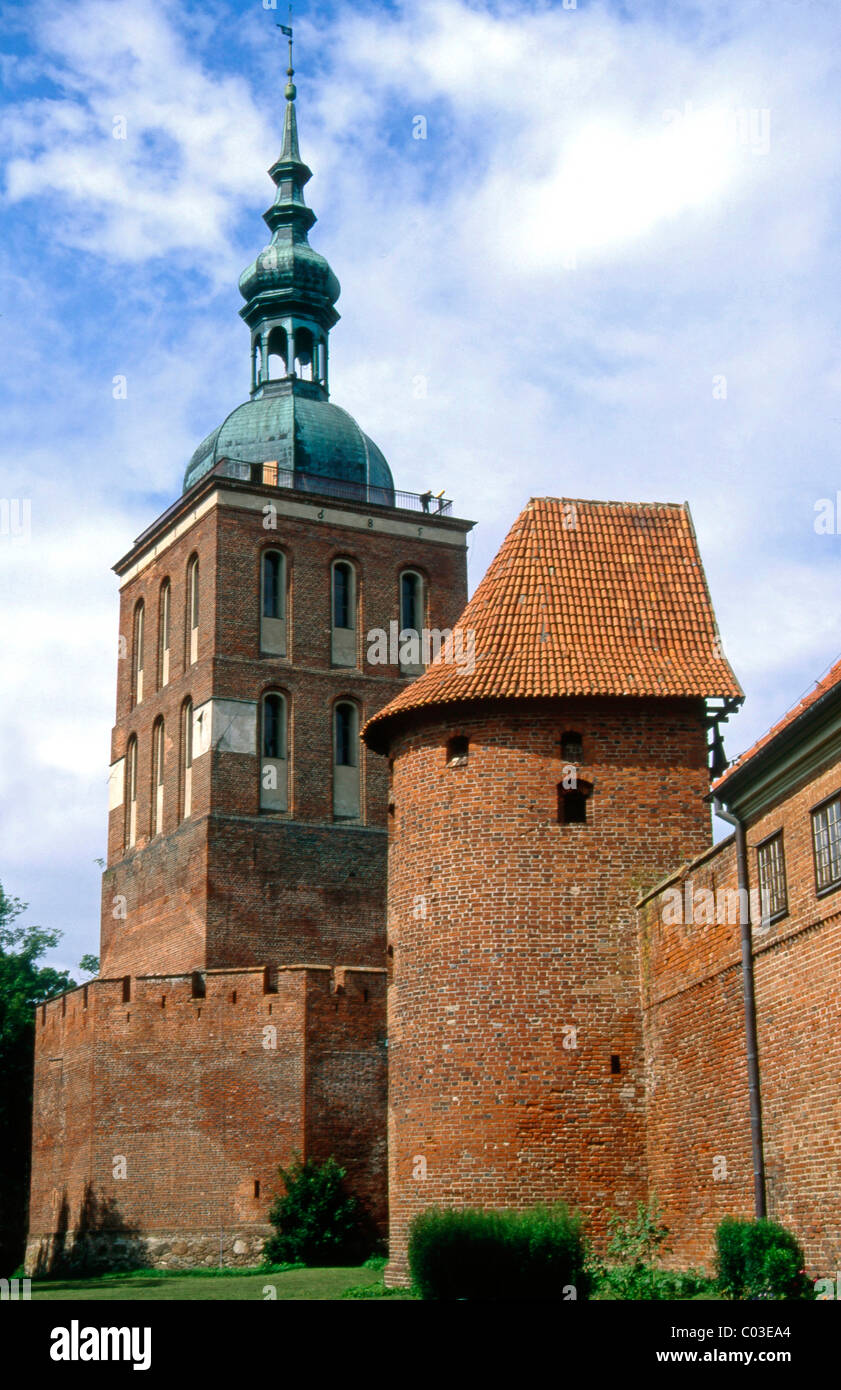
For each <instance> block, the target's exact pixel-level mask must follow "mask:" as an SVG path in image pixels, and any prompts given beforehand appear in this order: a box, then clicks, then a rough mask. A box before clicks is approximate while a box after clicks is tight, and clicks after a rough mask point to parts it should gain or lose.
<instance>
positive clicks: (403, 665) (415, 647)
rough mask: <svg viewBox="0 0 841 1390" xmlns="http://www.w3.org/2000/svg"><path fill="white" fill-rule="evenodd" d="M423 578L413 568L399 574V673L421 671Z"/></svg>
mask: <svg viewBox="0 0 841 1390" xmlns="http://www.w3.org/2000/svg"><path fill="white" fill-rule="evenodd" d="M423 608H424V603H423V580H422V579H421V577H420V575H419V574H416V573H415V571H414V570H405V571H404V572H403V574H401V576H400V673H401V675H404V676H419V675H420V673H421V672H422V671H423V669H424V666H423Z"/></svg>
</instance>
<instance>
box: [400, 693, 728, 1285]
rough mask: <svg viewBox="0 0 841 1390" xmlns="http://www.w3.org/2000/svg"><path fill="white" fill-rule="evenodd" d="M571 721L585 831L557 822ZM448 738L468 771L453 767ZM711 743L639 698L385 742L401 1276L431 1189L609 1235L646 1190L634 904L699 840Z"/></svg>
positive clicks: (450, 724) (686, 716)
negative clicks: (556, 1213) (566, 1213)
mask: <svg viewBox="0 0 841 1390" xmlns="http://www.w3.org/2000/svg"><path fill="white" fill-rule="evenodd" d="M564 729H572V730H575V731H577V732H580V733H581V734H582V735H583V739H584V745H583V761H582V762H581V764H580V766H579V767H578V776H579V777H580V778H581V779H585V780H588V781H590V782H592V784H593V788H594V790H593V795H592V798H591V801H590V803H589V804H588V819H589V823H588V824H587V825H561V824H559V823H558V819H557V786H558V783H559V782H560V781H561V779H562V776H563V768H564V760H563V759H562V758H561V756H560V736H561V733H562V731H563V730H564ZM454 735H467V736H469V738H470V751H469V756H468V762H467V765H466V766H448V764H447V754H446V745H447V742H448V740H449V739H450V738H451V737H452V736H454ZM705 743H706V736H705V732H704V726H703V722H702V710H701V707H700V705H699V704H698V703H697V702H692V701H678V700H661V701H656V702H655V701H648V702H644V701H637V700H631V699H628V700H613V701H608V700H601V701H599V700H595V699H593V700H587V701H573V700H570V701H554V702H552V701H540V702H538V701H533V702H513V701H512V702H509V703H507V704H505V705H502V704H500V705H497V706H496V707H494V706H493V705H492V704H490V703H488V704H483V705H481V706H478V707H476V708H474V709H473V710H465V711H464V712H463V713H462V714H460V715H459V714H457V713H452V714H449V713H446V714H445V713H443V712H441V711H438V712H434V711H433V712H431V713H428V714H427V715H426V717H425V722H423V723H422V725H421V727H419V728H418V729H417V730H416V731H415V732H413V733H407V734H403V735H402V736H396V737H395V741H394V744H393V746H392V748H391V757H392V759H393V773H392V796H393V802H394V814H393V817H392V829H391V840H390V850H389V924H388V931H389V948H390V952H391V953H392V954H391V956H390V970H391V973H392V983H391V985H390V988H389V1023H388V1027H389V1126H390V1140H389V1148H390V1152H389V1192H390V1222H391V1253H392V1262H393V1263H392V1265H391V1267H390V1272H389V1277H390V1278H391V1279H392V1280H400V1279H402V1278H403V1277H405V1245H406V1235H407V1229H408V1225H409V1222H410V1221H411V1218H412V1216H413V1215H414V1214H415V1212H417V1211H418V1210H420V1209H421V1208H422V1207H424V1206H428V1205H430V1204H433V1203H444V1204H454V1205H458V1204H460V1203H464V1204H470V1203H475V1204H483V1205H489V1206H507V1205H510V1206H518V1207H519V1206H524V1205H528V1204H531V1203H534V1202H537V1201H553V1200H557V1199H565V1200H566V1201H568V1202H569V1203H570V1204H572V1205H576V1206H580V1207H581V1208H582V1209H583V1210H584V1211H585V1212H586V1213H587V1215H588V1217H589V1218H590V1225H591V1230H592V1232H593V1234H594V1236H595V1238H596V1240H597V1241H599V1240H600V1239H601V1237H602V1236H603V1234H604V1230H605V1219H606V1215H607V1212H608V1210H609V1209H611V1208H616V1209H618V1210H620V1211H622V1212H629V1211H630V1210H631V1209H632V1207H633V1205H634V1204H635V1202H636V1201H637V1200H638V1199H639V1198H642V1197H644V1196H645V1192H646V1181H647V1174H646V1145H645V1129H644V1124H645V1093H644V1084H643V1083H644V1075H643V1053H642V1035H641V1014H640V999H639V962H638V955H637V938H636V931H635V914H634V905H635V902H636V900H637V897H638V896H639V893H640V891H641V890H642V888H643V887H644V886H652V885H653V884H654V883H656V881H657V880H658V878H659V877H660V876H661V875H662V874H663V873H664V871H666V870H667V869H668V868H669V867H670V866H671V865H673V864H674V862H675V859H676V858H678V857H679V856H680V855H681V854H684V853H685V851H686V847H687V846H692V847H693V849H694V850H695V851H700V850H701V849H702V848H704V847H705V846H707V845H708V844H709V840H710V822H709V811H708V808H707V807H705V806H704V804H703V801H702V797H703V795H704V793H705V791H706V789H707V772H706V755H705ZM570 1030H575V1032H574V1033H572V1032H571V1031H570ZM573 1040H574V1042H575V1046H574V1047H572V1046H565V1045H564V1043H565V1041H566V1042H567V1043H570V1042H571V1041H573ZM612 1057H617V1058H618V1059H619V1060H618V1065H619V1067H620V1068H621V1070H620V1071H619V1072H618V1073H617V1072H614V1071H612V1070H611V1058H612ZM614 1065H615V1064H614ZM420 1160H422V1161H423V1162H422V1163H421V1162H419V1161H420ZM424 1165H425V1173H426V1176H425V1177H418V1176H413V1175H414V1174H416V1173H418V1172H419V1171H421V1170H423V1169H424Z"/></svg>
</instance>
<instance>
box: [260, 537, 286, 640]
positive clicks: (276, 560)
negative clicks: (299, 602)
mask: <svg viewBox="0 0 841 1390" xmlns="http://www.w3.org/2000/svg"><path fill="white" fill-rule="evenodd" d="M260 650H261V652H268V653H269V654H270V655H271V656H285V655H286V557H285V555H284V554H283V552H282V551H280V550H264V551H263V557H262V561H261V565H260Z"/></svg>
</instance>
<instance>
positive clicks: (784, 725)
mask: <svg viewBox="0 0 841 1390" xmlns="http://www.w3.org/2000/svg"><path fill="white" fill-rule="evenodd" d="M839 683H841V657H839V658H838V660H837V661H836V662H835V664H834V665H833V666H830V668H829V670H828V671H827V673H826V675H825V676H821V678H820V680H819V681H816V683H815V688H814V690H810V691H809V693H808V695H804V696H803V699H802V700H798V702H797V704H796V705H792V707H791V709H790V710H788V711H787V713H786V714H784V715H783V717H782V719H778V720H777V723H776V724H774V725H772V727H771V728H770V729H769V730H768V732H767V734H763V735H762V738H758V739H757V740H756V743H754V744H751V747H750V748H748V749H747V751H746V752H744V753H741V754H740V755H739V757H738V758H737V759H736V761H735V762H734V763H733V766H732V767H728V769H727V771H726V772H723V773H722V774H721V776H720V777H719V779H718V781H717V782H714V783H713V785H712V790H713V792H717V791H718V790H719V788H720V787H723V786H724V783H725V782H727V781H729V779H730V778H731V777H732V775H733V773H734V772H736V771H737V770H741V769H742V768H743V767H744V766H745V763H747V762H749V761H750V759H751V758H754V757H755V756H756V754H757V753H758V752H759V751H760V750H761V749H762V748H767V747H768V745H769V744H771V743H773V742H774V740H775V739H776V738H777V737H778V736H779V735H780V734H781V733H783V731H784V730H785V729H788V728H790V727H791V725H792V724H794V723H796V721H797V720H798V719H799V718H800V716H801V714H805V713H806V711H807V710H808V709H810V708H811V706H812V705H814V704H816V703H817V702H818V700H820V699H821V697H822V696H824V695H828V694H829V692H830V690H832V689H833V688H834V687H835V686H836V685H838V684H839Z"/></svg>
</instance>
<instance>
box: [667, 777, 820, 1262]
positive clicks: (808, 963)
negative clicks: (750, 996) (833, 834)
mask: <svg viewBox="0 0 841 1390" xmlns="http://www.w3.org/2000/svg"><path fill="white" fill-rule="evenodd" d="M839 788H841V762H839V760H837V759H833V761H832V762H831V764H830V765H829V766H826V767H825V768H824V769H823V770H821V771H820V772H819V773H818V774H816V775H814V776H811V777H810V778H808V780H801V781H800V783H799V784H798V785H796V786H790V787H788V788H787V789H786V791H785V793H784V794H783V795H781V796H780V797H779V798H778V799H777V800H776V802H775V803H774V804H773V805H772V806H770V807H769V808H768V809H767V810H765V811H764V812H763V813H762V814H761V816H758V817H757V818H755V819H754V820H753V821H752V822H751V823H750V824H749V826H748V834H747V844H748V873H749V879H750V883H751V886H752V887H756V886H757V883H758V878H757V858H756V847H757V845H758V844H759V843H761V842H762V841H763V840H764V839H765V838H766V837H767V836H768V835H771V834H774V833H775V832H776V831H778V830H782V832H783V841H784V846H785V858H786V870H787V880H788V907H789V910H788V913H787V914H786V915H785V916H784V917H782V918H781V919H780V920H779V921H777V922H775V923H773V924H772V925H770V926H769V927H767V928H762V927H761V926H760V928H759V929H757V928H754V931H753V952H754V977H755V990H756V1013H757V1036H758V1052H759V1072H760V1090H761V1098H762V1116H763V1127H764V1150H765V1162H766V1170H767V1179H768V1181H767V1195H768V1212H769V1215H770V1216H772V1217H774V1218H775V1219H777V1220H779V1221H782V1222H783V1223H784V1224H786V1225H788V1226H790V1227H791V1228H792V1229H793V1230H794V1231H795V1232H796V1234H797V1235H798V1237H799V1239H800V1240H801V1243H802V1244H803V1246H804V1249H805V1251H806V1255H807V1260H808V1265H809V1269H810V1272H812V1273H813V1274H814V1275H815V1276H816V1277H817V1276H818V1275H821V1276H832V1277H834V1274H835V1271H836V1269H837V1268H838V1267H839V1259H841V1199H839V1196H838V1183H837V1175H838V1172H839V1170H841V1098H840V1097H839V1090H838V1083H837V1067H836V1065H835V1061H834V1059H835V1058H837V1049H838V1036H839V1024H841V1002H839V997H838V980H839V974H840V973H841V972H840V970H839V967H841V901H839V893H838V892H835V893H830V894H829V895H826V896H823V897H820V896H818V894H817V893H816V890H815V878H814V866H813V858H812V846H811V817H810V809H811V808H812V807H813V806H814V805H815V804H817V803H818V802H820V801H821V800H823V798H824V797H826V796H828V795H830V794H832V793H834V792H837V791H838V790H839ZM687 880H688V881H690V882H691V884H692V886H693V889H694V891H695V892H697V891H698V890H699V889H702V888H705V887H712V888H714V889H716V890H719V891H720V890H721V889H727V888H729V889H735V887H736V863H735V851H734V847H733V843H732V841H729V842H727V843H725V844H723V845H722V846H720V847H719V848H718V849H717V850H716V852H715V853H714V854H712V855H710V856H708V857H707V858H706V859H705V860H704V862H702V863H700V864H693V865H690V866H689V868H688V869H687V870H685V871H683V872H682V873H680V874H678V875H676V876H675V878H674V880H673V881H670V882H669V883H668V884H666V885H663V887H662V889H661V890H660V891H659V892H658V894H657V895H656V896H655V897H653V898H652V899H650V900H649V901H648V902H647V903H645V904H644V905H643V907H642V909H641V912H640V928H641V942H642V959H643V998H644V1005H645V1010H646V1053H647V1071H648V1078H649V1128H648V1147H649V1167H650V1175H651V1185H652V1188H653V1189H656V1190H657V1192H658V1193H659V1194H660V1196H661V1197H662V1198H663V1200H664V1202H665V1206H666V1219H667V1222H668V1224H669V1225H670V1226H671V1227H672V1229H673V1232H674V1236H675V1242H674V1243H675V1251H674V1260H675V1261H676V1262H677V1263H684V1264H685V1263H693V1262H694V1263H696V1264H702V1263H703V1264H709V1263H710V1261H711V1259H712V1254H713V1247H714V1241H713V1238H714V1231H715V1226H716V1224H717V1222H718V1221H719V1220H720V1219H721V1217H722V1216H724V1215H728V1214H730V1215H737V1216H751V1215H752V1214H753V1187H752V1177H751V1151H750V1128H749V1112H748V1095H747V1065H746V1057H745V1043H744V1013H743V994H742V972H741V962H740V944H739V943H740V928H739V925H738V923H735V922H729V923H728V922H727V921H726V920H725V921H722V922H717V923H715V924H712V925H706V924H703V923H702V924H689V925H686V924H682V925H667V924H665V923H664V920H663V913H664V910H665V911H668V910H669V900H668V899H667V898H666V896H665V894H666V890H667V888H670V887H677V888H678V889H680V890H681V892H683V893H684V896H685V891H686V890H685V884H686V882H687ZM725 915H726V907H723V908H722V911H721V916H722V917H724V916H725ZM717 1157H718V1158H719V1159H720V1158H721V1157H723V1158H724V1159H725V1160H726V1165H727V1166H726V1171H725V1172H724V1175H722V1167H721V1163H720V1162H719V1163H718V1165H717V1171H718V1173H719V1176H718V1177H716V1176H715V1175H714V1174H715V1171H716V1169H714V1161H715V1159H716V1158H717Z"/></svg>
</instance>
